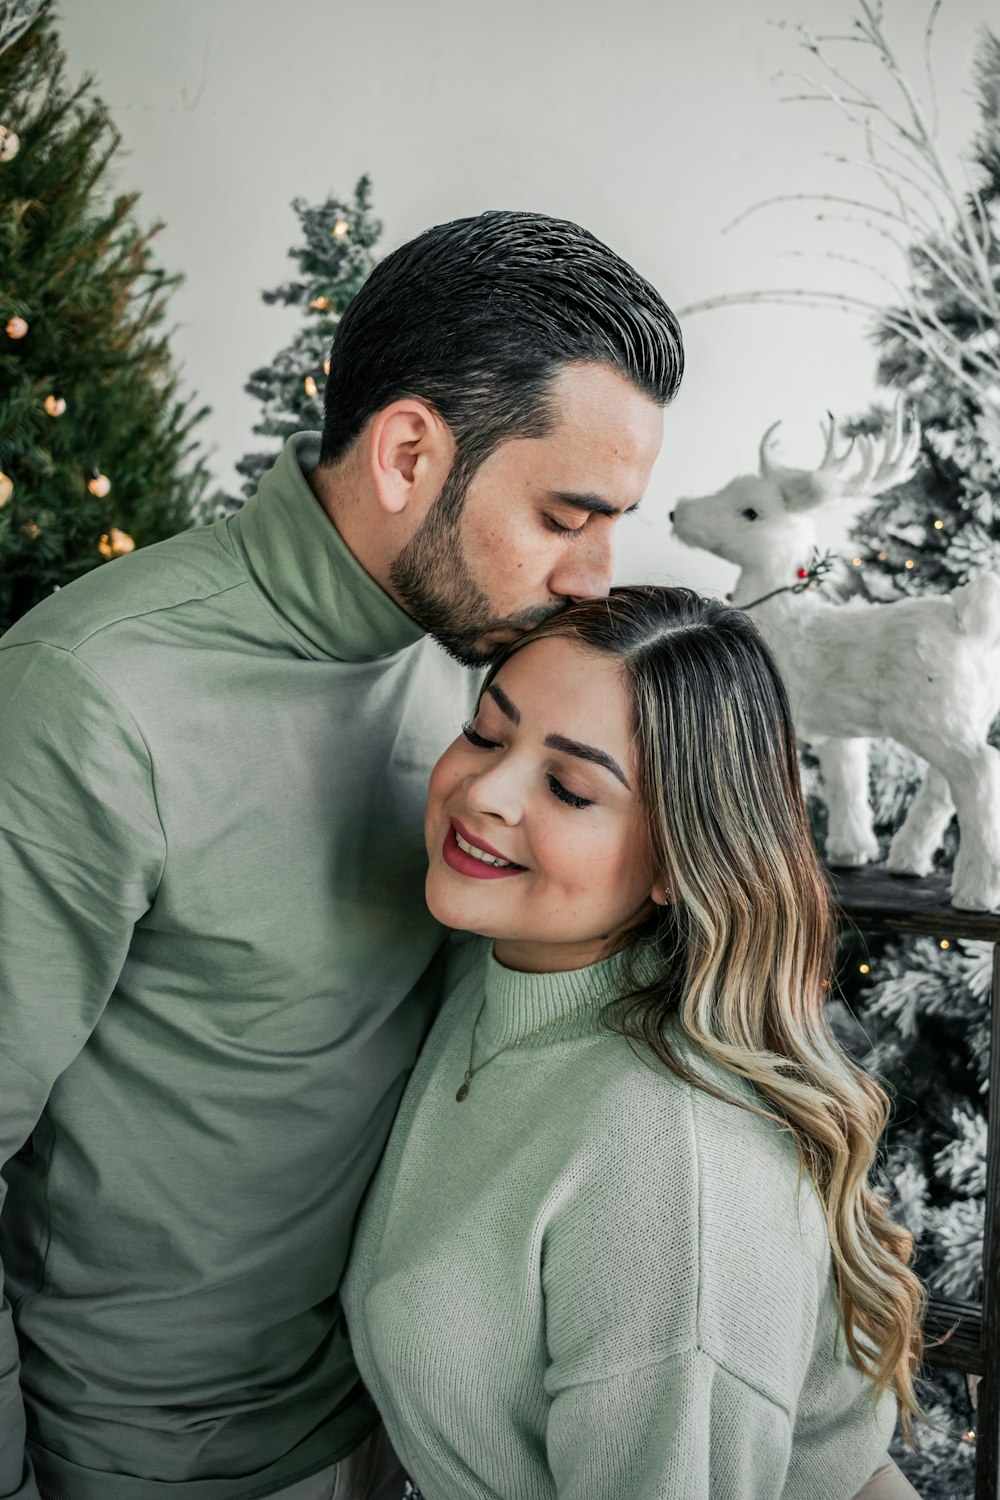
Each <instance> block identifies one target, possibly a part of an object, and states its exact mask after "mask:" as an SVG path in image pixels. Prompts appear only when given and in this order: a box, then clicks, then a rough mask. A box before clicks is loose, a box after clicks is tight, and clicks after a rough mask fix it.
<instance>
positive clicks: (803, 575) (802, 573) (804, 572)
mask: <svg viewBox="0 0 1000 1500" xmlns="http://www.w3.org/2000/svg"><path fill="white" fill-rule="evenodd" d="M799 577H800V578H808V577H809V569H808V568H800V569H799Z"/></svg>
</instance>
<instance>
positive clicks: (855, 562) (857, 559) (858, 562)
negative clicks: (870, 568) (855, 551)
mask: <svg viewBox="0 0 1000 1500" xmlns="http://www.w3.org/2000/svg"><path fill="white" fill-rule="evenodd" d="M851 564H852V566H853V567H855V568H860V566H861V559H860V557H852V558H851Z"/></svg>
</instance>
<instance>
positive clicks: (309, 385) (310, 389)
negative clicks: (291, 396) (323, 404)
mask: <svg viewBox="0 0 1000 1500" xmlns="http://www.w3.org/2000/svg"><path fill="white" fill-rule="evenodd" d="M303 384H304V386H305V389H306V395H307V396H315V395H316V392H317V389H318V387H317V385H316V382H315V380H313V378H312V376H311V375H307V376H306V378H305V380H304V381H303Z"/></svg>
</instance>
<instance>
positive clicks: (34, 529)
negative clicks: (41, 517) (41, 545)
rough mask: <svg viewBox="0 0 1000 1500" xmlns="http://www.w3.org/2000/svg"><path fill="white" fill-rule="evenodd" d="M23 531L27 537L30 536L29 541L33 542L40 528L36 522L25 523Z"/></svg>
mask: <svg viewBox="0 0 1000 1500" xmlns="http://www.w3.org/2000/svg"><path fill="white" fill-rule="evenodd" d="M24 529H25V532H26V533H27V535H28V536H30V538H31V540H32V541H34V540H35V538H36V536H37V535H38V533H39V532H40V531H41V529H42V528H41V527H40V526H39V524H38V522H37V521H25V523H24Z"/></svg>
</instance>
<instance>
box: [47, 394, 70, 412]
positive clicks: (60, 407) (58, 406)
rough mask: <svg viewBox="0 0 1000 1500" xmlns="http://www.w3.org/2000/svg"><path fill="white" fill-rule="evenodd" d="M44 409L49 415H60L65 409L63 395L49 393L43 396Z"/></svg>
mask: <svg viewBox="0 0 1000 1500" xmlns="http://www.w3.org/2000/svg"><path fill="white" fill-rule="evenodd" d="M45 410H46V411H47V412H48V414H49V416H50V417H61V416H62V414H63V412H64V411H65V410H66V400H65V397H63V396H56V395H53V394H51V393H50V394H49V395H48V396H46V398H45Z"/></svg>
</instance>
